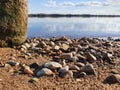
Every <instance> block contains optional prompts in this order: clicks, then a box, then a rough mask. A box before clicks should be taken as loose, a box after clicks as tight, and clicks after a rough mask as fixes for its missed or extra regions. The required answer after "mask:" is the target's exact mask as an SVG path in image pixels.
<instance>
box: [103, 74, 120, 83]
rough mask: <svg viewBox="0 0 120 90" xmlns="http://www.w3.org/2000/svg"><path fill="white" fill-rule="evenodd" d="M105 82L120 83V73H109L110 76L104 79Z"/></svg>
mask: <svg viewBox="0 0 120 90" xmlns="http://www.w3.org/2000/svg"><path fill="white" fill-rule="evenodd" d="M104 83H109V84H115V83H120V75H119V74H113V75H109V76H108V77H107V78H106V79H105V80H104Z"/></svg>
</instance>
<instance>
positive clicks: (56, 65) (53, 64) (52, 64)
mask: <svg viewBox="0 0 120 90" xmlns="http://www.w3.org/2000/svg"><path fill="white" fill-rule="evenodd" d="M43 66H44V67H45V68H49V69H52V70H53V69H59V68H62V65H61V64H60V63H57V62H47V63H45V64H44V65H43Z"/></svg>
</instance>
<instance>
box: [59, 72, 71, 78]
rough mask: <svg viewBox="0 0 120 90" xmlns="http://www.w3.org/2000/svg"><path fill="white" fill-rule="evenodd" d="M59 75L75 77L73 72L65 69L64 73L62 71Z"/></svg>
mask: <svg viewBox="0 0 120 90" xmlns="http://www.w3.org/2000/svg"><path fill="white" fill-rule="evenodd" d="M59 76H60V77H61V78H72V77H73V72H72V71H66V70H64V71H63V72H62V73H60V75H59Z"/></svg>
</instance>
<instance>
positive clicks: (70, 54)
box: [60, 53, 73, 60]
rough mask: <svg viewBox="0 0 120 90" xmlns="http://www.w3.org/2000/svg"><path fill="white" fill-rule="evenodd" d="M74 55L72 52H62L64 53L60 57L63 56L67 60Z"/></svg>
mask: <svg viewBox="0 0 120 90" xmlns="http://www.w3.org/2000/svg"><path fill="white" fill-rule="evenodd" d="M72 57H73V54H72V53H62V54H61V55H60V58H61V59H66V60H70V59H71V58H72Z"/></svg>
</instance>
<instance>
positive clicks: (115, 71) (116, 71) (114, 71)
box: [111, 69, 119, 74]
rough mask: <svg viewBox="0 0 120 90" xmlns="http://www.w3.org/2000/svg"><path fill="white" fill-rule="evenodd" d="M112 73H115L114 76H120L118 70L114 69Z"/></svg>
mask: <svg viewBox="0 0 120 90" xmlns="http://www.w3.org/2000/svg"><path fill="white" fill-rule="evenodd" d="M111 73H113V74H119V72H118V70H116V69H112V71H111Z"/></svg>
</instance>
